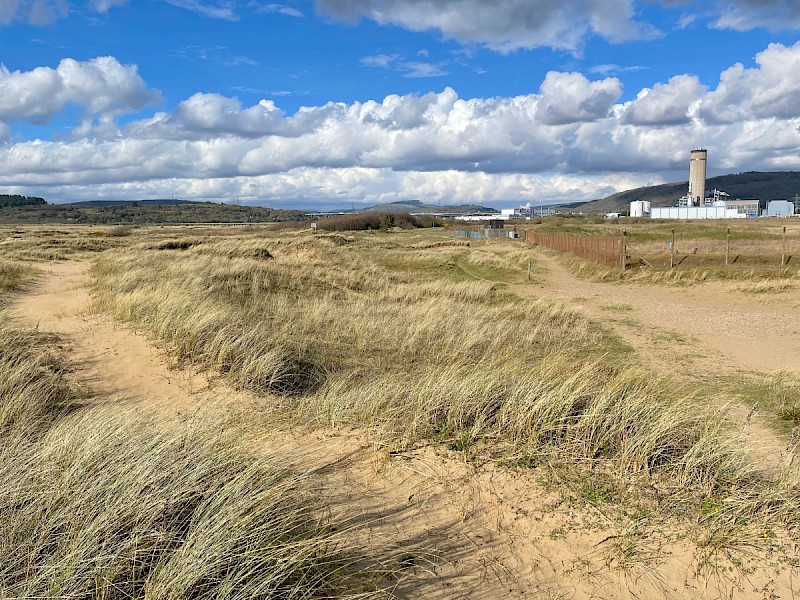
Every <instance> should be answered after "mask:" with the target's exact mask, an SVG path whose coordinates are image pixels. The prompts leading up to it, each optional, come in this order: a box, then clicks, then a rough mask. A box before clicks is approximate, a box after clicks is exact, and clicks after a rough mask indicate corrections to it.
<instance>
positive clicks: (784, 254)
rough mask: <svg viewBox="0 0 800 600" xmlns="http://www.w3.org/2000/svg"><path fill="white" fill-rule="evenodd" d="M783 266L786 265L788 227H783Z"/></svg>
mask: <svg viewBox="0 0 800 600" xmlns="http://www.w3.org/2000/svg"><path fill="white" fill-rule="evenodd" d="M781 266H782V267H785V266H786V227H784V228H783V246H782V250H781Z"/></svg>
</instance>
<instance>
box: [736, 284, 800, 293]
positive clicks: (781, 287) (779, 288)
mask: <svg viewBox="0 0 800 600" xmlns="http://www.w3.org/2000/svg"><path fill="white" fill-rule="evenodd" d="M793 289H794V285H793V284H792V283H791V282H789V281H759V282H758V283H753V284H746V283H742V284H739V285H734V286H731V291H734V292H744V293H746V294H774V293H780V292H788V291H790V290H793Z"/></svg>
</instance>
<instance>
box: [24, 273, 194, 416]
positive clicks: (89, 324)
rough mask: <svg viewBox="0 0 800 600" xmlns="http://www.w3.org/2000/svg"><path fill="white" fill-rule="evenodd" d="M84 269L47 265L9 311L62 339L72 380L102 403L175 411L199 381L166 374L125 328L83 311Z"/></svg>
mask: <svg viewBox="0 0 800 600" xmlns="http://www.w3.org/2000/svg"><path fill="white" fill-rule="evenodd" d="M88 267H89V265H88V264H87V263H79V262H64V263H52V264H49V265H48V266H47V268H46V269H45V273H44V274H43V275H42V276H41V277H40V278H39V280H38V281H37V283H36V284H35V285H34V286H32V287H31V289H30V290H29V292H28V293H26V294H25V295H24V296H21V297H19V298H18V299H17V300H16V301H15V302H14V303H13V305H12V309H13V311H14V313H15V314H16V315H17V316H18V317H20V318H22V319H24V320H25V321H27V322H28V323H30V324H32V325H35V326H37V327H39V328H40V329H42V330H44V331H53V332H55V333H60V334H63V335H64V336H65V339H66V341H67V343H68V345H69V350H70V354H71V356H72V359H73V365H74V369H75V372H74V373H73V378H74V380H75V381H77V382H79V383H81V384H83V385H85V386H87V387H88V388H89V389H90V390H91V391H92V392H93V394H94V395H95V396H96V397H97V398H102V399H103V401H105V402H128V403H137V404H141V405H150V406H151V407H153V408H156V407H157V408H159V409H163V410H168V411H171V412H174V413H180V412H181V411H186V410H188V409H189V408H191V407H192V406H193V404H194V399H193V396H194V395H195V394H196V393H198V392H200V391H203V390H204V389H206V388H207V387H208V385H207V382H206V380H205V378H204V377H202V376H200V375H197V374H192V373H190V372H188V371H176V370H170V369H169V368H168V366H167V364H166V362H165V360H164V357H163V355H162V354H161V353H160V352H158V351H157V350H156V349H154V348H153V346H152V345H151V344H150V343H149V342H148V341H147V339H146V338H145V337H144V336H142V335H139V334H137V333H135V332H134V331H132V330H131V329H129V328H123V327H119V326H117V325H116V324H115V323H113V322H112V321H111V320H109V319H107V318H105V317H103V316H98V315H92V314H90V312H89V307H90V302H91V298H90V296H89V291H88V289H87V288H86V287H85V285H84V284H85V282H86V278H87V271H88Z"/></svg>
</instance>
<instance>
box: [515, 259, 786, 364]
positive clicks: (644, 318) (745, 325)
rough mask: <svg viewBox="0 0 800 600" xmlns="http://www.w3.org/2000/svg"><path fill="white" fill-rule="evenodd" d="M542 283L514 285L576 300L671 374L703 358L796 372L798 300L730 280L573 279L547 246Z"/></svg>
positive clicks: (530, 291) (523, 291)
mask: <svg viewBox="0 0 800 600" xmlns="http://www.w3.org/2000/svg"><path fill="white" fill-rule="evenodd" d="M537 260H539V261H540V262H541V264H542V265H543V266H544V267H545V272H544V274H543V276H542V279H543V281H542V283H541V284H540V285H538V286H537V285H517V286H513V289H514V291H515V292H516V293H518V294H520V295H522V296H528V297H530V296H548V297H555V298H560V299H564V300H567V301H570V302H573V303H575V305H576V306H577V308H578V309H579V310H581V311H583V312H585V313H586V314H587V315H589V316H590V317H592V318H594V319H597V320H599V321H601V322H604V323H609V324H611V326H612V327H613V328H614V331H615V332H617V334H618V335H619V336H620V337H621V338H622V339H623V340H625V341H626V342H628V343H629V344H630V345H631V346H632V347H633V348H634V349H635V350H637V352H639V353H640V355H641V357H642V359H643V361H644V362H645V363H650V364H652V365H653V366H654V367H656V368H658V369H659V370H662V371H665V372H670V371H675V370H678V369H681V368H683V369H692V368H693V367H692V365H693V364H701V370H703V371H706V372H715V371H716V372H726V373H730V372H734V371H758V372H763V373H775V372H780V371H786V372H789V373H793V374H796V375H800V303H798V302H796V301H794V300H792V299H791V298H787V297H778V298H773V297H769V296H768V295H756V294H746V293H741V292H736V291H735V290H734V289H732V287H731V284H730V282H728V283H726V282H705V283H703V284H701V285H695V286H689V287H679V288H678V287H668V286H660V285H647V284H626V285H619V284H613V283H599V282H592V281H587V280H584V279H580V278H578V277H575V276H574V275H573V274H572V273H570V272H569V271H568V270H567V269H566V268H565V267H564V266H563V265H562V264H561V262H560V261H559V259H558V258H557V257H554V256H552V255H551V254H550V253H548V252H545V251H541V250H540V251H539V254H538V257H537Z"/></svg>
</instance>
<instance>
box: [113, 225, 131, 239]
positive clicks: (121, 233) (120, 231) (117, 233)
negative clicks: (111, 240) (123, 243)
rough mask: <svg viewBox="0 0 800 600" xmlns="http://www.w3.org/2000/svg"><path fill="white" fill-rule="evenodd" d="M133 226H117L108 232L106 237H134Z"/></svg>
mask: <svg viewBox="0 0 800 600" xmlns="http://www.w3.org/2000/svg"><path fill="white" fill-rule="evenodd" d="M133 231H134V227H133V225H117V226H116V227H112V228H111V229H109V230H108V233H107V234H106V235H108V236H110V237H128V236H130V235H133Z"/></svg>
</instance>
